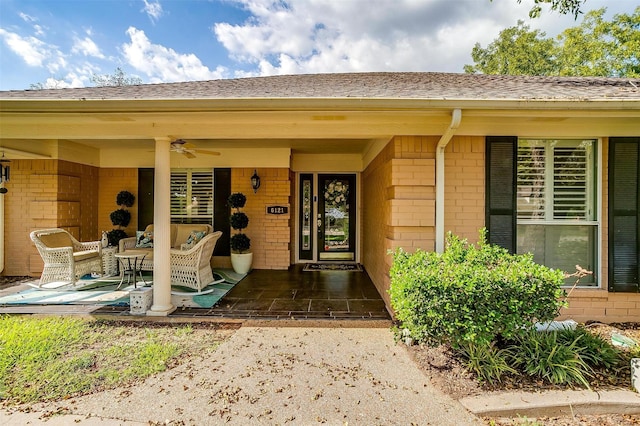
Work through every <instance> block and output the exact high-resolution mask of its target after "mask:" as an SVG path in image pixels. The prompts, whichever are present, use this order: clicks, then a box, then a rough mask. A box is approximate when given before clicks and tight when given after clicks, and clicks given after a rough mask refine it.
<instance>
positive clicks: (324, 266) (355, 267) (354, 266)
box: [302, 263, 362, 272]
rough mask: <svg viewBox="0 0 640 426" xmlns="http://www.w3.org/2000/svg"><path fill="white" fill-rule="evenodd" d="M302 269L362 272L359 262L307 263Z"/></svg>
mask: <svg viewBox="0 0 640 426" xmlns="http://www.w3.org/2000/svg"><path fill="white" fill-rule="evenodd" d="M302 270H303V271H307V272H308V271H355V272H362V265H360V264H359V263H307V264H306V265H304V269H302Z"/></svg>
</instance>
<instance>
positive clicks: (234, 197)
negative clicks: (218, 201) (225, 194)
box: [227, 192, 247, 209]
mask: <svg viewBox="0 0 640 426" xmlns="http://www.w3.org/2000/svg"><path fill="white" fill-rule="evenodd" d="M227 201H228V202H229V207H231V208H232V209H241V208H243V207H244V205H245V204H246V203H247V197H246V196H245V195H244V194H243V193H242V192H234V193H233V194H231V195H229V198H228V199H227Z"/></svg>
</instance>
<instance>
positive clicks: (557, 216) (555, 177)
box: [516, 139, 598, 285]
mask: <svg viewBox="0 0 640 426" xmlns="http://www.w3.org/2000/svg"><path fill="white" fill-rule="evenodd" d="M595 148H596V141H595V140H592V139H589V140H534V139H521V140H519V141H518V160H517V232H516V234H517V252H518V253H527V252H530V253H533V257H534V260H535V261H536V262H537V263H541V264H544V265H546V266H549V267H552V268H557V269H561V270H563V271H566V272H573V271H575V265H580V266H582V267H583V268H586V269H589V270H593V271H595V270H596V267H597V234H598V232H597V230H598V222H597V217H596V196H595V194H596V179H595V174H596V173H595V168H596V166H595V164H596V163H595ZM567 284H569V283H567ZM580 284H581V285H595V277H594V276H590V277H587V278H583V279H582V280H581V281H580Z"/></svg>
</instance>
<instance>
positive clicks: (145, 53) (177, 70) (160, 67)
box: [122, 27, 227, 83]
mask: <svg viewBox="0 0 640 426" xmlns="http://www.w3.org/2000/svg"><path fill="white" fill-rule="evenodd" d="M127 35H129V37H130V38H131V43H125V44H124V45H123V46H122V50H123V53H124V57H125V59H126V60H127V61H128V63H129V64H130V65H131V66H132V67H134V68H135V69H137V70H138V71H140V72H143V73H145V74H146V75H147V76H148V77H149V79H150V80H151V82H152V83H160V82H175V81H190V80H211V79H217V78H223V77H224V74H225V73H226V72H227V70H226V69H225V68H223V67H218V68H216V70H215V71H211V70H210V69H209V68H207V67H206V66H204V65H203V64H202V62H201V61H200V59H198V57H197V56H195V55H194V54H182V53H178V52H176V51H175V50H173V49H170V48H167V47H164V46H161V45H158V44H152V43H151V42H150V41H149V39H148V38H147V36H146V35H145V33H144V31H142V30H138V29H136V28H134V27H129V29H128V30H127Z"/></svg>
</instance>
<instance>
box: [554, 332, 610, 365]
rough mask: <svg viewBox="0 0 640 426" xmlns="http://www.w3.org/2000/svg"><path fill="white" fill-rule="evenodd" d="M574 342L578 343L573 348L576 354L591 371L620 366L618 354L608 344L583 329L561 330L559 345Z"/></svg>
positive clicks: (567, 344)
mask: <svg viewBox="0 0 640 426" xmlns="http://www.w3.org/2000/svg"><path fill="white" fill-rule="evenodd" d="M574 341H576V342H578V343H579V344H578V345H576V346H575V349H576V354H577V355H578V356H579V357H580V358H582V359H583V360H584V362H585V363H586V364H587V365H589V367H591V368H593V369H598V368H604V369H610V368H615V367H617V366H618V365H619V364H620V361H621V358H620V352H619V351H617V350H616V349H615V348H614V347H613V346H612V345H611V344H610V343H609V342H607V341H605V340H604V339H602V338H600V337H598V336H596V335H594V334H592V333H589V331H587V330H585V329H584V327H577V328H576V329H575V330H563V331H561V332H559V333H558V342H559V344H561V345H566V346H569V345H571V344H572V343H573V342H574Z"/></svg>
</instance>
